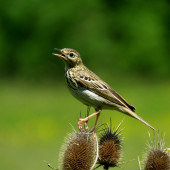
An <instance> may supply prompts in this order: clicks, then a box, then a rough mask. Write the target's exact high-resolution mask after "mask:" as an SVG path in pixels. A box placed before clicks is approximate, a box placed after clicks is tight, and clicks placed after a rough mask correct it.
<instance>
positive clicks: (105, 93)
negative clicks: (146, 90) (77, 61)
mask: <svg viewBox="0 0 170 170" xmlns="http://www.w3.org/2000/svg"><path fill="white" fill-rule="evenodd" d="M74 78H75V80H76V81H77V84H79V86H81V87H83V88H87V89H89V90H91V91H92V92H94V93H96V94H98V95H99V96H102V97H103V98H105V99H107V100H109V101H111V102H113V103H115V104H118V105H121V106H124V107H126V108H129V109H130V110H132V111H134V110H135V107H133V106H132V105H130V104H128V103H127V102H126V100H125V99H123V98H122V97H121V96H120V95H119V94H118V93H117V92H116V91H115V90H113V89H112V88H111V87H110V86H109V85H108V84H106V83H105V82H104V81H103V80H101V79H100V78H99V77H98V76H97V75H96V74H94V73H93V72H91V71H90V70H88V69H85V70H82V71H77V72H76V73H75V76H74Z"/></svg>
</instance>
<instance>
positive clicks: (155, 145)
mask: <svg viewBox="0 0 170 170" xmlns="http://www.w3.org/2000/svg"><path fill="white" fill-rule="evenodd" d="M149 137H150V134H149ZM148 149H149V151H148V154H147V155H146V161H145V165H144V166H145V170H170V155H169V154H168V152H167V151H166V149H165V148H164V138H163V137H161V139H160V140H159V132H158V137H157V138H155V136H154V138H153V139H151V137H150V143H149V146H148Z"/></svg>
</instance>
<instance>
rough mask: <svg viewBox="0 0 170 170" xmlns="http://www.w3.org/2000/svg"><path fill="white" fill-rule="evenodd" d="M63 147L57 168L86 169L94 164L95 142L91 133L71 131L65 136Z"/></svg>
mask: <svg viewBox="0 0 170 170" xmlns="http://www.w3.org/2000/svg"><path fill="white" fill-rule="evenodd" d="M64 148H65V149H64V151H63V152H62V160H61V165H60V168H59V169H63V170H70V169H74V170H86V169H91V168H92V167H93V166H94V165H95V163H96V160H97V142H96V139H95V138H94V136H93V135H92V134H90V133H84V132H81V133H80V132H79V133H72V134H70V135H69V137H67V139H66V144H65V146H64ZM60 156H61V155H60Z"/></svg>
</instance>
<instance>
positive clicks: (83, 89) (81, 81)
mask: <svg viewBox="0 0 170 170" xmlns="http://www.w3.org/2000/svg"><path fill="white" fill-rule="evenodd" d="M54 50H57V51H58V52H59V54H58V53H53V55H55V56H57V57H59V58H61V59H62V60H63V61H64V63H65V80H66V84H67V87H68V89H69V91H70V92H71V94H72V95H73V96H74V97H75V98H77V99H78V100H79V101H81V102H82V103H83V104H85V105H87V106H89V107H93V108H94V109H95V112H94V113H93V114H91V115H89V116H87V117H86V118H84V119H82V118H80V119H79V121H78V127H79V130H81V129H82V123H83V122H84V123H85V127H86V130H87V129H88V126H87V121H88V120H89V119H90V118H91V117H93V116H95V115H97V116H96V121H95V125H94V128H93V130H95V127H96V124H97V121H98V118H99V115H100V113H101V111H102V110H103V109H109V110H117V111H119V112H122V113H124V114H126V115H129V116H131V117H133V118H135V119H137V120H139V121H140V122H142V123H144V124H145V125H147V126H148V127H150V128H151V129H153V130H155V129H154V127H153V126H151V125H150V124H149V123H147V122H146V121H145V120H143V119H142V118H141V117H140V116H138V115H137V114H136V113H135V107H134V106H132V105H130V104H129V103H128V102H127V101H126V100H125V99H124V98H123V97H121V96H120V95H119V94H118V93H117V92H116V91H115V90H114V89H113V88H112V87H111V86H109V85H108V84H107V83H106V82H104V81H103V80H102V79H101V78H99V77H98V76H97V75H96V74H95V73H93V72H92V71H90V70H89V69H88V68H87V67H86V66H85V65H84V64H83V61H82V58H81V56H80V54H79V53H78V52H77V51H76V50H74V49H70V48H63V49H58V48H54Z"/></svg>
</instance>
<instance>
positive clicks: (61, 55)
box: [53, 48, 65, 59]
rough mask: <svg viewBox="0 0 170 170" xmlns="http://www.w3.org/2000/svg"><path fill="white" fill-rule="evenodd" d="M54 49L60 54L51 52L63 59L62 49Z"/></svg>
mask: <svg viewBox="0 0 170 170" xmlns="http://www.w3.org/2000/svg"><path fill="white" fill-rule="evenodd" d="M54 50H57V51H59V52H60V53H61V54H56V53H53V55H55V56H57V57H60V58H62V59H65V55H64V53H63V51H62V50H61V49H58V48H54Z"/></svg>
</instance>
